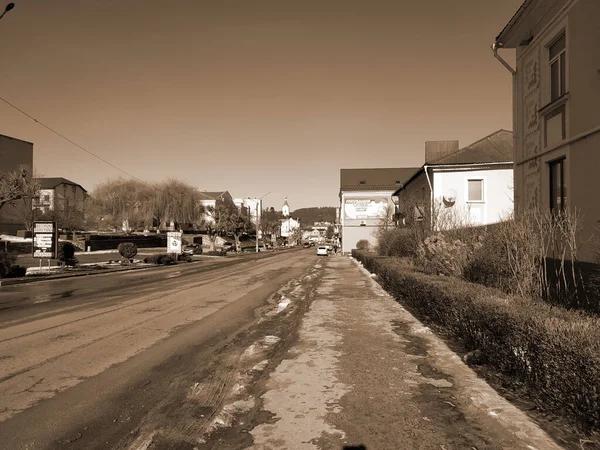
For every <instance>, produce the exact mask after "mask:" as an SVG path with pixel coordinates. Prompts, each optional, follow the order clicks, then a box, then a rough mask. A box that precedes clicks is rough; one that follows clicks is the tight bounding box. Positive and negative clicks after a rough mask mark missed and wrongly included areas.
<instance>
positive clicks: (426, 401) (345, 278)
mask: <svg viewBox="0 0 600 450" xmlns="http://www.w3.org/2000/svg"><path fill="white" fill-rule="evenodd" d="M319 264H322V267H321V270H322V271H323V277H322V279H321V282H320V284H319V287H318V288H317V292H316V296H315V298H314V300H313V302H312V306H311V308H310V310H309V311H308V312H307V313H306V315H305V317H304V320H303V323H302V325H301V328H300V331H299V339H298V342H297V343H296V344H295V345H294V346H293V347H292V348H291V349H290V352H289V354H288V356H287V359H284V360H283V361H282V362H281V364H279V366H278V367H277V368H276V369H275V370H274V371H273V372H272V373H271V375H270V377H269V379H268V381H267V385H266V388H267V392H266V393H265V394H264V395H263V396H262V397H261V399H262V401H263V405H262V406H263V409H264V410H265V411H268V412H270V413H271V414H272V417H271V419H270V420H269V421H268V423H263V424H261V425H258V426H256V427H255V428H254V429H253V430H252V431H250V433H251V434H252V436H253V438H254V445H253V447H252V448H255V449H298V450H301V449H315V448H320V449H341V448H343V446H344V445H353V446H358V445H360V444H362V445H365V446H366V448H367V449H369V450H384V449H390V450H391V449H394V450H395V449H436V450H440V449H442V450H444V449H445V450H451V449H484V448H485V449H530V450H531V449H539V450H541V449H544V450H546V449H549V450H552V449H558V448H561V447H560V446H558V445H557V444H556V443H555V442H554V441H553V440H552V439H551V438H550V437H549V436H548V435H547V434H546V433H545V432H544V431H543V430H541V429H540V428H539V427H538V426H537V425H536V424H534V423H533V422H532V421H531V420H530V419H529V418H528V417H527V416H526V415H525V414H524V413H522V412H521V411H520V410H518V409H517V408H516V407H514V406H513V405H511V404H510V403H508V402H507V401H506V400H504V399H503V398H502V397H500V396H499V395H498V394H497V393H496V392H495V391H494V390H493V389H492V388H490V387H489V386H488V385H487V384H486V383H485V382H484V381H483V380H481V379H479V378H478V377H477V376H476V374H475V373H474V372H473V371H472V370H471V369H470V368H469V367H467V366H466V365H465V364H464V363H463V362H462V361H461V359H460V358H459V357H458V356H457V355H455V354H454V353H453V352H451V351H450V350H449V349H448V347H447V346H446V345H445V344H444V343H443V342H442V341H441V340H440V339H439V338H437V337H436V336H435V335H433V334H432V332H431V331H430V330H429V329H428V328H426V327H424V326H423V325H422V324H421V323H420V322H419V321H417V320H416V319H415V318H414V317H413V316H412V315H411V314H410V313H408V312H407V311H406V310H405V309H404V308H402V306H400V305H399V304H398V303H397V302H396V301H394V299H392V298H391V297H390V296H389V295H387V294H386V293H385V292H384V291H383V290H382V289H381V288H380V287H379V285H378V284H377V283H376V282H375V281H374V280H373V279H372V278H371V277H370V275H369V273H368V272H366V271H365V270H364V269H363V268H362V267H361V266H360V265H359V263H357V262H356V261H355V260H352V259H349V258H348V257H343V256H331V257H329V258H327V259H326V260H325V259H324V260H323V261H322V262H320V263H319ZM266 415H268V414H266Z"/></svg>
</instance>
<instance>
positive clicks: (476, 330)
mask: <svg viewBox="0 0 600 450" xmlns="http://www.w3.org/2000/svg"><path fill="white" fill-rule="evenodd" d="M352 254H353V256H354V257H355V258H356V259H358V260H359V261H361V262H362V263H363V265H364V266H365V268H366V269H367V270H369V271H370V272H374V273H376V274H377V276H378V280H379V281H380V283H381V284H382V286H383V287H384V288H385V289H386V290H387V291H388V292H389V293H390V294H391V295H393V296H394V297H395V298H396V299H397V300H399V301H400V302H401V303H402V304H403V305H405V306H406V307H408V308H409V309H410V310H411V311H412V312H414V313H415V315H417V316H419V317H420V318H421V319H424V320H426V321H429V322H433V323H434V324H436V325H437V326H439V327H440V328H441V329H442V330H443V331H444V332H445V333H447V334H448V335H449V337H451V338H452V339H454V340H456V341H458V342H460V343H461V344H462V345H463V347H464V348H465V350H466V351H473V350H479V351H480V352H481V354H482V357H483V361H484V362H485V363H486V364H487V365H488V366H489V367H492V368H494V369H495V370H498V371H500V372H501V373H504V374H506V375H509V376H510V377H511V378H512V379H514V380H515V381H519V382H521V383H523V385H524V386H525V387H526V388H527V391H528V393H529V395H530V397H531V399H532V400H533V401H535V403H536V404H537V405H538V406H539V407H540V409H542V410H546V411H552V412H554V413H558V414H560V415H562V416H564V417H565V418H566V419H568V420H569V421H574V422H575V423H576V424H578V425H579V426H581V427H582V429H583V430H584V431H586V432H592V431H595V430H600V318H598V317H593V316H589V315H585V314H584V313H582V312H578V311H575V310H566V309H563V308H556V307H552V306H550V305H548V304H546V303H543V302H541V301H534V300H528V299H519V298H517V297H512V296H509V295H507V294H504V293H502V292H500V291H498V290H496V289H492V288H485V287H483V286H480V285H475V284H471V283H468V282H465V281H461V280H458V279H455V278H451V277H440V276H433V275H427V274H424V273H420V272H416V271H414V270H412V269H411V268H410V267H408V266H407V265H404V266H402V265H399V264H397V263H395V261H396V259H394V258H386V257H378V256H376V255H375V254H372V253H367V252H360V251H356V250H355V251H353V253H352Z"/></svg>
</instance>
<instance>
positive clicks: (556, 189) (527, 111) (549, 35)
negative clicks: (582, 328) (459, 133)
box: [493, 0, 600, 261]
mask: <svg viewBox="0 0 600 450" xmlns="http://www.w3.org/2000/svg"><path fill="white" fill-rule="evenodd" d="M598 23H600V2H599V1H597V0H526V1H525V2H524V3H523V5H522V6H521V7H520V8H519V10H518V11H517V12H516V14H515V15H514V16H513V17H512V19H510V21H509V22H508V24H507V25H506V26H505V27H504V29H503V30H502V32H501V33H500V34H499V35H498V37H497V38H496V40H495V43H494V45H493V49H494V54H495V56H496V57H497V58H498V59H499V60H500V62H502V63H503V65H504V66H505V67H506V68H507V69H508V70H509V71H510V73H511V74H512V80H513V130H514V132H515V135H514V147H515V157H514V171H515V174H514V176H515V209H516V212H517V214H519V213H520V212H522V211H526V210H532V209H540V210H542V211H553V212H560V211H562V210H565V209H566V208H569V210H571V211H574V210H577V211H579V212H580V213H581V217H582V231H581V233H580V236H579V243H580V244H581V253H580V258H581V259H582V260H588V261H589V260H591V259H592V256H593V255H592V253H591V250H590V249H589V247H588V246H587V244H586V243H587V242H589V238H590V237H591V236H592V235H593V234H597V226H598V222H599V221H600V202H598V201H597V200H596V195H597V192H598V191H599V190H600V178H599V177H598V176H597V174H596V167H598V166H600V152H598V149H600V46H599V42H600V27H599V26H598ZM501 49H515V50H516V69H514V68H512V67H511V66H510V65H509V64H508V63H506V61H505V60H504V59H503V58H502V55H501V54H500V53H499V50H501Z"/></svg>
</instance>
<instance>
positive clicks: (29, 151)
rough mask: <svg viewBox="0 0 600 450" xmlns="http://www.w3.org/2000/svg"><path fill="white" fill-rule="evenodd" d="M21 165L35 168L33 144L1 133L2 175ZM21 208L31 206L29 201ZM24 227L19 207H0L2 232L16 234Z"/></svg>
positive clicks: (0, 162) (0, 166) (0, 164)
mask: <svg viewBox="0 0 600 450" xmlns="http://www.w3.org/2000/svg"><path fill="white" fill-rule="evenodd" d="M21 165H25V166H28V167H29V168H30V169H32V168H33V144H32V143H31V142H27V141H23V140H21V139H17V138H13V137H10V136H5V135H3V134H0V175H2V174H4V173H6V172H10V171H13V170H16V169H18V168H19V166H21ZM20 209H25V210H27V209H29V210H30V209H31V208H30V205H29V203H28V204H27V205H25V208H20ZM22 228H23V219H22V218H21V215H20V213H19V208H18V207H17V208H15V207H13V206H11V205H8V204H7V205H4V206H3V207H2V208H0V233H11V234H16V232H17V230H19V229H22Z"/></svg>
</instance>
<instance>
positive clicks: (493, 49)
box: [492, 42, 517, 75]
mask: <svg viewBox="0 0 600 450" xmlns="http://www.w3.org/2000/svg"><path fill="white" fill-rule="evenodd" d="M501 47H502V44H499V43H498V42H494V43H493V44H492V51H493V52H494V57H495V58H496V59H497V60H498V61H500V63H501V64H502V65H503V66H504V67H506V68H507V69H508V71H509V72H510V73H511V74H512V75H516V74H517V71H516V70H515V69H513V68H512V67H510V65H509V64H508V63H507V62H506V61H505V60H504V59H502V57H501V56H500V55H499V54H498V49H499V48H501Z"/></svg>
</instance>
